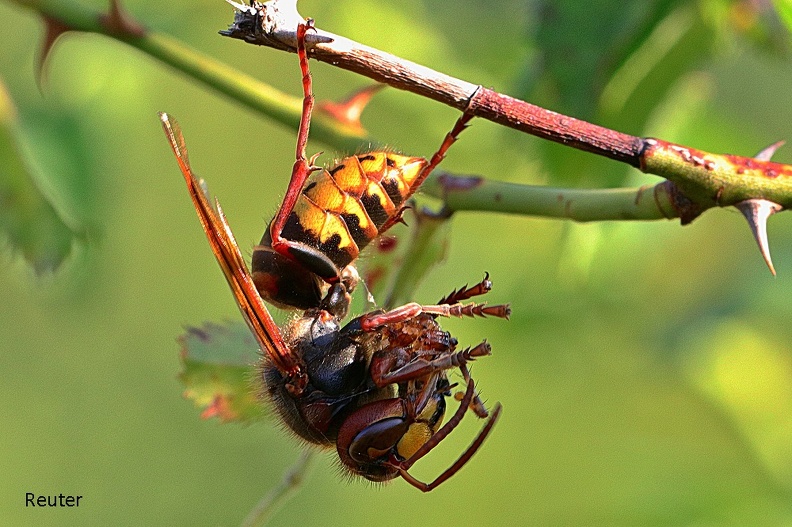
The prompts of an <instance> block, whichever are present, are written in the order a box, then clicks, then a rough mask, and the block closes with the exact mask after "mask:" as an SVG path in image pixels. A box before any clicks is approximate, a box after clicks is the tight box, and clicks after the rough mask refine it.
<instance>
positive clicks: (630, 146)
mask: <svg viewBox="0 0 792 527" xmlns="http://www.w3.org/2000/svg"><path fill="white" fill-rule="evenodd" d="M9 1H11V2H13V3H16V4H19V5H22V6H25V7H28V8H30V9H32V10H34V11H36V12H38V13H39V14H40V15H41V16H42V18H43V19H44V21H45V23H46V25H47V28H48V32H47V35H46V37H45V43H44V47H43V52H42V60H41V66H42V67H43V63H44V58H46V55H47V54H48V52H49V51H50V50H51V48H52V46H53V45H54V42H55V41H56V40H57V38H58V36H59V35H61V34H63V33H64V32H68V31H87V32H94V33H100V34H104V35H106V36H109V37H111V38H115V39H117V40H119V41H122V42H125V43H126V44H128V45H130V46H133V47H135V48H137V49H139V50H140V51H143V52H144V53H147V54H149V55H150V56H152V57H154V58H157V59H159V60H160V61H162V62H163V63H165V64H168V65H170V66H171V67H173V68H175V69H176V70H178V71H180V72H182V73H184V74H185V75H187V76H189V77H191V78H192V79H194V80H196V81H198V82H201V83H203V84H204V85H206V86H208V87H210V88H212V89H214V90H216V91H217V92H219V93H222V94H224V95H226V96H228V97H230V98H232V99H233V100H235V101H237V102H239V103H241V104H243V105H245V106H247V107H249V108H251V109H253V110H254V111H257V112H259V113H261V114H263V115H267V116H269V117H271V118H273V119H275V120H277V121H279V122H281V123H284V124H286V125H287V126H290V127H296V123H298V122H299V115H300V107H301V100H300V99H297V98H296V97H292V96H289V95H287V94H284V93H281V92H279V91H278V90H276V89H275V88H273V87H272V86H269V85H267V84H265V83H263V82H260V81H257V80H255V79H252V78H250V77H249V76H247V75H245V74H244V73H242V72H240V71H238V70H236V69H234V68H231V67H230V66H228V65H226V64H224V63H222V62H220V61H217V60H215V59H213V58H211V57H208V56H205V55H202V54H200V53H199V52H197V51H195V50H193V49H190V48H189V47H188V46H186V45H185V44H184V43H183V42H180V41H178V40H176V39H173V38H171V37H169V36H167V35H164V34H162V33H159V32H157V31H153V30H151V29H149V28H147V27H145V25H144V24H141V23H139V22H137V21H136V20H134V18H132V17H130V16H129V15H128V14H127V13H125V12H124V11H123V10H122V9H121V8H120V4H119V0H110V10H109V11H108V12H107V13H100V12H96V11H95V10H92V9H91V8H89V7H84V6H82V5H80V4H79V3H78V2H76V1H74V0H60V1H58V2H50V1H47V0H9ZM227 1H228V2H229V3H231V4H232V5H233V6H234V8H235V9H236V12H235V20H234V23H233V24H232V25H231V26H230V28H229V29H228V30H226V31H222V32H221V33H222V34H224V35H227V36H231V37H234V38H238V39H242V40H244V41H246V42H249V43H253V44H258V45H264V46H269V47H273V48H276V49H280V50H287V51H294V45H295V34H296V27H297V24H298V23H300V22H301V21H302V20H303V18H302V17H301V16H300V15H299V13H298V12H297V7H296V4H297V2H296V0H272V1H271V2H267V3H260V2H257V1H255V0H254V1H252V3H251V5H250V6H247V5H243V4H239V3H236V2H233V1H231V0H227ZM309 46H310V47H311V49H310V50H309V51H310V53H311V56H312V57H313V58H316V59H318V60H322V61H326V62H329V63H331V64H333V65H337V66H339V67H343V68H346V69H349V70H351V71H354V72H356V73H359V74H361V75H365V76H368V77H370V78H373V79H375V80H377V81H379V82H382V83H386V84H389V85H391V86H394V87H396V88H399V89H404V90H409V91H412V92H414V93H417V94H419V95H422V96H425V97H429V98H431V99H434V100H437V101H440V102H442V103H444V104H448V105H450V106H452V107H454V108H457V109H459V110H461V111H468V112H470V113H472V114H473V115H475V116H478V117H482V118H485V119H489V120H492V121H494V122H497V123H500V124H503V125H505V126H509V127H512V128H516V129H518V130H521V131H524V132H526V133H530V134H533V135H536V136H539V137H543V138H545V139H549V140H552V141H556V142H559V143H562V144H565V145H568V146H572V147H575V148H579V149H581V150H585V151H588V152H593V153H596V154H599V155H602V156H605V157H608V158H611V159H614V160H617V161H622V162H624V163H627V164H629V165H630V166H633V167H637V168H639V169H641V170H643V171H644V172H647V173H652V174H656V175H659V176H662V177H664V178H665V179H666V180H667V181H666V182H663V183H659V184H657V185H655V186H654V187H653V188H652V189H651V195H652V197H653V199H652V200H649V199H644V198H646V197H647V196H649V195H650V193H649V192H648V189H646V188H639V189H618V190H615V191H614V190H610V189H587V190H572V189H549V188H544V187H536V186H530V185H507V184H504V183H498V182H494V181H488V180H484V179H483V178H465V177H462V178H460V177H455V176H452V175H450V174H446V175H445V176H444V177H442V178H438V177H437V175H433V176H432V177H431V178H430V179H429V180H428V181H427V184H426V185H425V186H424V190H425V191H427V192H429V193H431V194H433V195H434V196H436V197H440V198H443V199H445V201H446V202H445V207H446V209H447V210H450V211H453V210H494V211H500V212H513V213H517V214H536V215H543V216H548V217H559V218H570V219H573V220H575V221H604V220H628V219H629V220H649V219H663V218H668V219H670V218H677V217H678V218H680V219H681V221H682V223H683V224H685V223H689V222H690V221H692V220H693V219H695V218H696V217H698V215H700V214H701V213H702V212H703V211H705V210H707V209H709V208H713V207H725V206H734V207H736V208H738V209H739V210H740V211H741V212H742V213H743V215H744V216H745V217H746V219H747V220H748V223H749V226H750V228H751V231H752V233H753V234H754V237H755V238H756V241H757V243H758V245H759V248H760V250H761V252H762V256H763V257H764V258H765V260H766V262H767V264H768V266H769V267H770V269H771V271H773V266H772V262H771V261H770V255H769V250H768V242H767V234H766V232H767V231H766V222H767V218H768V217H769V216H770V215H772V214H774V213H776V212H779V211H781V210H784V209H786V208H789V207H790V206H792V167H790V166H789V165H784V164H780V163H772V162H770V160H769V159H770V156H771V155H772V153H773V152H774V151H775V149H776V148H777V147H778V146H780V143H776V144H775V145H771V147H768V148H766V149H765V150H763V151H762V153H761V154H759V155H757V156H756V157H755V158H748V157H741V156H731V155H718V154H711V153H708V152H703V151H699V150H696V149H693V148H689V147H685V146H681V145H675V144H673V143H668V142H665V141H661V140H655V139H646V138H639V137H634V136H631V135H628V134H624V133H620V132H617V131H615V130H609V129H607V128H604V127H601V126H597V125H594V124H591V123H587V122H585V121H582V120H579V119H575V118H572V117H568V116H564V115H560V114H558V113H555V112H551V111H549V110H545V109H543V108H540V107H538V106H535V105H531V104H529V103H527V102H524V101H521V100H519V99H515V98H512V97H509V96H508V95H503V94H500V93H497V92H495V91H493V90H491V89H488V88H483V87H480V86H477V85H475V84H472V83H470V82H466V81H462V80H459V79H455V78H453V77H450V76H448V75H444V74H442V73H439V72H436V71H433V70H431V69H429V68H426V67H423V66H420V65H418V64H414V63H411V62H409V61H406V60H403V59H401V58H398V57H395V56H393V55H390V54H387V53H384V52H382V51H379V50H376V49H373V48H370V47H367V46H363V45H361V44H359V43H357V42H354V41H351V40H349V39H346V38H344V37H340V36H338V35H333V34H331V33H327V32H325V31H321V30H317V31H316V32H315V33H313V32H312V33H310V34H309ZM313 124H314V126H313V127H312V132H313V136H314V138H316V139H318V140H320V141H322V142H325V143H327V144H329V145H332V146H333V147H334V148H337V149H339V150H342V151H350V150H354V149H355V148H357V147H358V146H359V145H360V144H362V143H364V142H367V141H368V142H370V141H371V138H370V137H366V134H365V131H364V130H362V128H360V127H359V123H354V122H347V121H345V120H344V119H340V118H338V114H337V113H333V112H330V111H319V112H317V115H316V119H315V120H314V123H313ZM474 183H478V184H474ZM504 189H508V190H509V193H508V197H509V198H510V199H502V198H503V197H504V196H506V195H507V193H505V192H503V190H504ZM515 190H519V192H516V193H515ZM514 196H519V200H518V199H517V198H515V197H514ZM553 196H554V197H555V198H554V199H555V201H553V200H552V199H550V198H551V197H553ZM773 272H774V271H773Z"/></svg>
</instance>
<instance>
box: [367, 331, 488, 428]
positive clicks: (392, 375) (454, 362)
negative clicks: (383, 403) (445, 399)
mask: <svg viewBox="0 0 792 527" xmlns="http://www.w3.org/2000/svg"><path fill="white" fill-rule="evenodd" d="M490 353H491V347H490V345H489V344H488V343H487V342H482V343H481V344H479V345H478V346H476V347H475V348H472V349H471V348H468V349H464V350H462V351H458V352H456V353H446V354H445V355H444V356H442V357H439V358H437V359H433V360H426V359H416V360H414V361H412V362H410V363H408V364H406V365H405V366H402V367H401V368H397V369H396V370H394V371H389V372H384V373H378V372H375V371H374V370H373V369H372V371H371V377H372V380H373V381H374V384H376V385H377V386H378V387H380V388H382V387H383V386H387V385H389V384H399V383H403V382H407V381H411V380H415V379H420V378H421V377H424V376H426V375H429V374H433V373H436V372H439V371H444V370H450V369H451V368H461V367H463V366H464V365H465V364H467V363H468V362H471V361H473V360H475V359H476V357H484V356H487V355H490ZM466 371H467V368H465V372H466ZM463 376H464V373H463ZM465 381H467V382H468V383H469V382H470V375H468V376H467V378H466V379H465ZM485 417H486V414H485Z"/></svg>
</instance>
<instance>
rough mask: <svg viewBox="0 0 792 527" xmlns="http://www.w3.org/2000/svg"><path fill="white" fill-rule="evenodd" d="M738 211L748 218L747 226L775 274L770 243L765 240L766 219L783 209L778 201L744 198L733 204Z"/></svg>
mask: <svg viewBox="0 0 792 527" xmlns="http://www.w3.org/2000/svg"><path fill="white" fill-rule="evenodd" d="M735 207H737V209H739V211H740V212H742V213H743V216H745V219H746V220H748V226H749V227H750V228H751V232H752V233H753V235H754V239H755V240H756V244H757V245H758V246H759V252H761V253H762V258H764V261H765V263H766V264H767V267H769V268H770V272H771V273H773V276H775V274H776V271H775V267H773V260H772V259H771V258H770V244H769V243H768V240H767V219H768V218H769V217H770V216H772V215H773V214H775V213H776V212H779V211H781V210H782V209H783V207H782V206H781V205H779V204H778V203H773V202H772V201H769V200H766V199H746V200H745V201H741V202H739V203H737V204H736V205H735Z"/></svg>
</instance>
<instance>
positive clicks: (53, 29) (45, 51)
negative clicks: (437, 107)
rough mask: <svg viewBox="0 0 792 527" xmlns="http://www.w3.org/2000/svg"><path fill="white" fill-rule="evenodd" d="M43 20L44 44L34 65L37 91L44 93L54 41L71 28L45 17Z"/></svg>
mask: <svg viewBox="0 0 792 527" xmlns="http://www.w3.org/2000/svg"><path fill="white" fill-rule="evenodd" d="M43 18H44V27H45V34H44V42H42V43H41V50H40V51H39V56H38V60H37V64H36V84H37V85H38V88H39V91H44V84H45V83H46V82H47V69H46V65H47V58H48V57H49V56H50V53H51V52H52V48H53V47H55V41H56V40H58V37H60V36H61V35H63V34H64V33H66V32H67V31H71V28H70V27H69V26H67V25H66V24H64V23H63V22H61V21H60V20H56V19H54V18H51V17H48V16H46V15H45V16H44V17H43Z"/></svg>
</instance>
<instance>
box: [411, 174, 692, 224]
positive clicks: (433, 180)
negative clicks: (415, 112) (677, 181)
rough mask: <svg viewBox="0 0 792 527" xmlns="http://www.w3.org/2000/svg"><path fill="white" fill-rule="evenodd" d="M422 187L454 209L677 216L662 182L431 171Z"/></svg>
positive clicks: (581, 217)
mask: <svg viewBox="0 0 792 527" xmlns="http://www.w3.org/2000/svg"><path fill="white" fill-rule="evenodd" d="M422 191H423V192H424V193H425V194H428V195H430V196H433V197H436V198H438V199H441V200H443V202H444V204H445V206H446V208H447V209H449V210H451V211H455V212H458V211H489V212H505V213H509V214H521V215H526V216H544V217H549V218H566V219H571V220H574V221H579V222H587V221H624V220H662V219H672V218H677V217H679V212H678V206H677V204H676V203H675V201H674V198H675V197H674V193H673V188H672V187H669V186H668V184H666V183H665V182H663V183H658V184H657V185H655V186H643V187H639V188H617V189H567V188H553V187H544V186H535V185H522V184H516V183H506V182H503V181H490V180H486V179H484V178H480V177H470V176H452V175H450V174H447V173H440V174H437V173H435V174H433V175H432V177H430V178H429V179H428V180H427V181H426V183H424V186H423V187H422Z"/></svg>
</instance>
